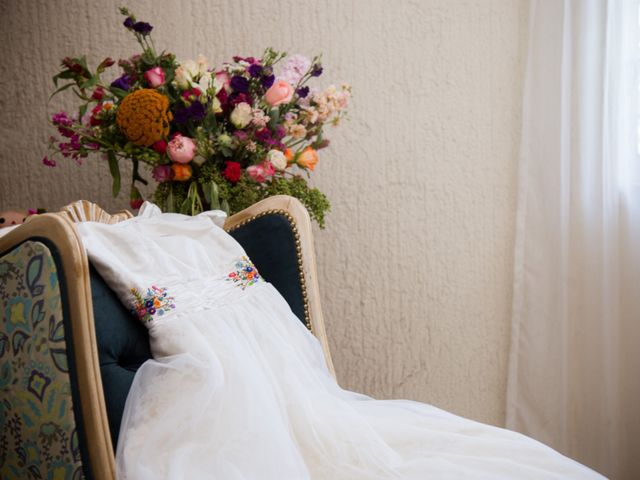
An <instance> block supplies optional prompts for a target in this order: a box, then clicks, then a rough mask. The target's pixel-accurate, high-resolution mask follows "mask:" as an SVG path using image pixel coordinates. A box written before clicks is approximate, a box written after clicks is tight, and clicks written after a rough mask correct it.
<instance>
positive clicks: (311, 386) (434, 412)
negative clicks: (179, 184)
mask: <svg viewBox="0 0 640 480" xmlns="http://www.w3.org/2000/svg"><path fill="white" fill-rule="evenodd" d="M127 222H129V223H130V226H127V225H126V224H127ZM127 222H123V223H124V225H123V224H120V227H118V228H117V229H114V228H113V227H111V228H108V227H106V226H98V225H97V224H93V225H92V224H86V225H85V226H84V227H82V228H81V229H80V230H81V234H82V235H83V240H84V243H85V245H87V246H88V247H87V248H88V253H89V256H90V257H91V259H92V261H93V263H94V265H97V268H98V269H99V270H100V271H101V273H102V274H103V277H105V279H106V280H107V282H108V283H110V284H113V286H114V287H116V284H117V283H118V282H119V286H118V287H117V289H118V290H119V291H120V292H125V291H126V289H125V288H124V287H123V286H122V285H131V284H134V285H141V284H145V283H148V282H150V281H151V280H152V279H154V278H155V279H156V280H155V281H156V282H158V281H160V280H162V282H163V286H166V287H167V289H168V291H171V292H172V295H174V296H175V298H176V304H177V306H178V308H176V309H175V312H172V313H171V314H169V315H166V316H164V317H159V318H156V319H154V320H153V322H150V324H149V327H150V328H149V333H150V339H151V350H152V353H153V355H154V359H153V360H150V361H147V362H146V363H145V364H144V365H143V366H142V367H141V368H140V370H139V371H138V372H137V374H136V376H135V379H134V382H133V385H132V388H131V390H130V392H129V396H128V398H127V403H126V407H125V412H124V416H123V420H122V425H121V430H120V432H121V433H120V438H119V439H118V448H117V453H116V462H117V475H118V478H119V479H127V480H147V479H149V480H151V479H153V480H158V479H225V480H236V479H237V480H240V479H243V480H256V479H274V480H276V479H278V480H280V479H326V480H339V479H354V480H355V479H364V480H366V479H386V478H389V479H392V478H402V479H425V478H433V479H460V478H474V479H482V478H487V479H489V478H492V479H493V478H522V479H528V478H530V479H546V478H549V479H551V478H580V479H588V478H602V477H600V476H599V475H598V474H596V473H595V472H593V471H591V470H589V469H588V468H586V467H584V466H582V465H580V464H578V463H576V462H574V461H572V460H570V459H568V458H566V457H563V456H562V455H560V454H559V453H557V452H555V451H553V450H552V449H550V448H548V447H546V446H544V445H542V444H540V443H538V442H536V441H534V440H532V439H530V438H528V437H525V436H523V435H520V434H517V433H514V432H511V431H507V430H503V429H499V428H496V427H491V426H488V425H484V424H481V423H477V422H473V421H471V420H467V419H464V418H461V417H457V416H455V415H452V414H450V413H447V412H445V411H443V410H440V409H437V408H435V407H433V406H430V405H426V404H421V403H417V402H412V401H406V400H374V399H371V398H369V397H367V396H364V395H361V394H357V393H354V392H349V391H346V390H343V389H341V388H340V387H339V386H338V385H337V383H336V382H335V380H334V379H333V377H332V376H331V375H330V373H329V372H328V370H327V368H326V365H325V362H324V357H323V353H322V349H321V348H320V345H319V343H318V341H317V340H316V339H315V337H313V335H311V333H310V332H309V331H308V330H307V329H306V328H305V327H304V325H303V324H302V323H301V322H300V321H299V320H298V319H297V317H295V315H294V314H293V313H292V312H291V310H290V308H289V306H288V305H287V303H286V301H285V300H284V299H283V298H282V297H281V296H280V295H279V293H278V292H277V291H276V290H275V289H274V288H273V287H272V286H271V285H270V284H268V283H267V282H264V281H262V280H261V281H260V282H258V283H255V284H253V285H251V286H248V287H246V288H245V289H242V288H238V286H237V285H234V284H233V283H231V282H229V281H227V280H226V278H227V274H226V273H225V272H226V271H227V270H228V269H229V265H233V262H234V259H236V258H237V257H238V255H239V254H240V255H242V254H243V253H244V252H243V251H242V249H241V247H240V246H239V245H237V244H236V243H235V242H234V241H233V240H232V239H231V237H229V236H228V235H227V234H226V233H224V231H223V230H222V229H220V228H218V227H215V226H213V224H212V223H211V222H210V221H208V220H206V219H203V218H200V219H198V218H195V219H191V220H185V219H184V218H180V217H177V216H165V215H159V216H154V217H153V219H134V220H131V221H127ZM185 225H187V228H183V227H185ZM167 227H170V229H169V230H171V231H172V233H171V234H167V231H168V229H167ZM114 232H117V233H114ZM132 234H135V235H134V237H135V238H131V235H132ZM143 247H146V248H147V251H148V252H156V253H157V252H158V251H164V255H165V257H166V258H164V259H163V260H162V261H160V262H157V263H156V266H150V265H149V264H148V262H147V261H146V260H144V259H140V258H138V257H139V256H138V255H134V254H133V253H132V252H136V250H137V249H138V248H143ZM212 249H215V250H216V251H215V252H211V251H210V250H212ZM194 252H195V253H194ZM114 255H115V256H117V257H118V258H119V259H120V263H121V265H126V268H125V270H124V271H118V270H117V269H114V268H111V267H108V265H110V264H111V262H112V261H114V259H113V258H110V257H113V256H114ZM145 262H147V263H145ZM175 269H179V271H173V270H175ZM122 295H124V296H126V294H125V293H122ZM123 301H125V302H126V301H127V299H126V298H124V297H123Z"/></svg>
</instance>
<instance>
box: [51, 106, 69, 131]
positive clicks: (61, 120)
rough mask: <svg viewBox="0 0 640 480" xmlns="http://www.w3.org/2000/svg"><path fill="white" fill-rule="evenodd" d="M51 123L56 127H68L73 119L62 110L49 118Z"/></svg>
mask: <svg viewBox="0 0 640 480" xmlns="http://www.w3.org/2000/svg"><path fill="white" fill-rule="evenodd" d="M51 121H52V122H53V124H54V125H56V126H58V127H70V126H71V125H73V119H72V118H71V117H70V116H69V114H68V113H67V112H65V111H64V110H61V111H59V112H58V113H56V114H54V115H53V116H52V117H51Z"/></svg>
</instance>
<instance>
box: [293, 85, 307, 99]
mask: <svg viewBox="0 0 640 480" xmlns="http://www.w3.org/2000/svg"><path fill="white" fill-rule="evenodd" d="M296 93H297V94H298V96H299V97H300V98H305V97H306V96H307V95H309V87H300V88H299V89H297V90H296Z"/></svg>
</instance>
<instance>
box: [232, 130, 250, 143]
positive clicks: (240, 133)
mask: <svg viewBox="0 0 640 480" xmlns="http://www.w3.org/2000/svg"><path fill="white" fill-rule="evenodd" d="M233 136H234V137H236V138H237V139H238V140H240V141H241V142H244V141H245V140H246V139H247V138H249V136H248V135H247V132H245V131H244V130H236V131H235V132H233Z"/></svg>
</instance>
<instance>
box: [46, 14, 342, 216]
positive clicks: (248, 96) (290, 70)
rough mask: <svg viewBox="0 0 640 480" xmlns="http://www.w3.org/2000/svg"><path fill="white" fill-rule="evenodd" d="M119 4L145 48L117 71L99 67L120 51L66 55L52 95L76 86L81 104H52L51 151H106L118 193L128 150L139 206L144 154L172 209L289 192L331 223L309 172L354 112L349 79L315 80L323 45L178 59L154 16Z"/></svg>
mask: <svg viewBox="0 0 640 480" xmlns="http://www.w3.org/2000/svg"><path fill="white" fill-rule="evenodd" d="M120 12H121V13H122V14H123V15H124V16H125V21H124V27H125V28H127V29H128V30H129V31H130V32H131V33H132V34H133V35H134V36H135V38H136V40H137V41H138V43H139V44H140V46H141V47H142V53H141V54H138V55H134V56H133V57H131V58H129V59H126V60H120V61H119V62H118V63H117V64H118V66H119V67H120V69H121V71H120V72H119V76H118V78H116V79H115V80H113V81H112V82H104V81H103V79H102V76H103V74H104V73H105V72H106V71H107V70H108V69H109V68H110V67H112V66H113V65H114V64H115V63H116V62H115V61H114V60H112V59H111V58H106V59H104V60H103V61H102V62H101V63H100V64H99V65H98V66H97V68H96V70H95V71H92V70H91V69H90V68H89V67H88V65H87V61H86V58H85V57H79V58H69V57H67V58H64V59H63V60H62V65H61V70H60V72H59V73H58V74H57V75H55V76H54V77H53V81H54V83H55V85H56V90H55V92H54V93H53V94H52V96H53V95H56V94H58V93H60V92H62V91H65V90H67V89H72V90H73V92H74V93H75V95H76V96H77V97H78V98H79V99H80V105H79V107H78V109H77V113H74V114H69V113H67V112H65V111H61V112H59V113H56V114H55V115H53V116H52V119H51V120H52V123H53V125H54V126H55V127H56V128H57V130H58V133H59V135H60V136H61V138H56V137H54V136H52V137H51V138H50V141H49V153H48V155H47V156H46V157H44V159H43V163H44V164H45V165H47V166H55V165H56V159H55V158H56V156H62V157H66V158H72V159H73V160H75V161H76V162H78V163H82V160H83V159H84V158H86V157H87V156H88V155H89V154H91V153H100V154H102V156H103V157H104V158H105V159H106V162H107V163H108V166H109V171H110V173H111V176H112V178H113V195H114V196H117V195H118V193H119V191H120V185H121V176H120V165H119V162H120V161H122V160H125V161H128V162H131V163H132V172H133V173H132V178H131V190H130V199H131V207H132V208H138V207H139V206H140V205H141V204H142V201H143V199H142V195H141V194H140V191H139V189H138V187H137V185H138V184H139V183H142V184H147V180H146V179H145V178H144V177H143V173H142V172H141V171H140V163H142V164H146V165H148V169H150V170H151V176H152V177H153V178H154V179H155V180H156V181H157V182H158V185H157V187H156V190H155V193H154V201H155V203H157V204H158V205H159V206H160V207H161V208H162V209H163V210H164V211H169V212H181V213H185V214H191V215H195V214H197V213H199V212H201V211H203V210H206V209H209V208H212V209H218V208H219V209H223V210H225V211H226V212H227V213H229V214H232V213H235V212H237V211H240V210H242V209H244V208H246V207H248V206H249V205H251V204H253V203H255V202H257V201H259V200H261V199H263V198H266V197H268V196H271V195H277V194H286V195H292V196H294V197H297V198H298V199H299V200H300V201H301V202H302V203H303V204H304V205H305V206H306V207H307V210H308V211H309V214H310V216H311V218H313V219H314V220H316V221H317V222H318V224H319V225H320V226H321V227H322V226H323V225H324V215H325V213H326V211H327V210H328V209H329V202H328V200H327V198H326V197H325V195H324V194H323V193H322V192H320V191H319V190H318V189H316V188H311V187H309V185H308V184H307V180H306V178H308V176H309V172H311V171H313V170H314V168H315V166H316V164H317V163H318V158H319V157H318V151H319V150H321V149H322V148H325V147H327V146H328V144H329V140H328V139H327V138H325V137H324V131H323V130H324V127H325V125H327V124H328V123H330V124H332V125H337V124H338V123H339V122H340V120H341V119H342V118H343V117H344V115H345V108H346V106H347V103H348V101H349V98H350V87H349V86H348V85H342V86H341V87H340V88H336V87H334V86H330V87H329V88H327V89H326V90H316V89H314V88H313V87H311V86H309V85H308V84H307V83H308V82H309V80H311V79H313V78H315V77H319V76H320V75H321V74H322V70H323V69H322V65H321V63H320V57H315V58H313V59H312V60H309V59H307V58H306V57H304V56H301V55H293V56H287V55H286V53H280V52H276V51H274V50H273V49H271V48H267V49H266V50H265V52H264V54H263V55H262V57H260V58H254V57H233V61H232V62H230V63H225V64H223V65H222V66H221V67H220V68H217V69H216V68H212V67H210V66H209V65H208V64H207V61H206V60H205V59H204V58H203V57H202V56H200V57H198V59H197V60H196V61H193V60H189V61H186V62H182V63H180V62H178V61H177V60H176V58H175V56H174V55H173V54H172V53H168V52H164V51H163V52H161V53H157V51H156V48H155V46H154V44H153V41H152V39H151V31H152V29H153V27H152V26H151V25H150V24H149V23H146V22H141V21H138V20H136V18H135V16H134V15H133V14H132V13H130V12H129V11H128V10H127V9H126V8H121V9H120ZM305 174H306V175H305ZM305 177H306V178H305Z"/></svg>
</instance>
